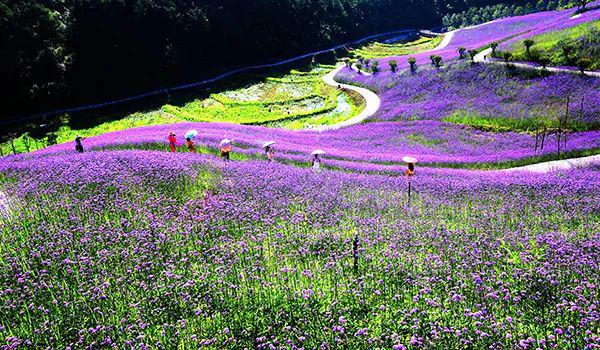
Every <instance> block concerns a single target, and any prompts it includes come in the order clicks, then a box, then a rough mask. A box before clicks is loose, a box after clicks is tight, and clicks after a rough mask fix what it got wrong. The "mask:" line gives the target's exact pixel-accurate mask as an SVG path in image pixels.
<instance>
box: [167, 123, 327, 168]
mask: <svg viewBox="0 0 600 350" xmlns="http://www.w3.org/2000/svg"><path fill="white" fill-rule="evenodd" d="M197 134H198V132H197V131H196V130H190V131H188V132H187V133H186V135H185V145H186V147H187V150H188V152H190V153H196V144H195V143H194V138H195V137H196V136H197ZM168 140H169V148H170V151H171V152H177V137H176V135H175V133H174V132H170V133H169V137H168ZM275 143H276V142H275V141H269V142H266V143H265V144H263V146H262V148H263V150H264V152H265V156H266V158H267V161H269V162H274V161H275V153H276V150H275ZM232 148H233V146H232V141H231V140H229V139H223V140H221V142H220V143H219V150H220V152H221V158H223V159H224V160H225V161H229V159H230V156H231V151H232ZM323 154H325V152H324V151H322V150H316V151H314V152H312V154H311V155H312V158H311V168H312V170H313V171H314V172H320V171H321V156H322V155H323Z"/></svg>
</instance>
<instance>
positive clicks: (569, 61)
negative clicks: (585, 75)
mask: <svg viewBox="0 0 600 350" xmlns="http://www.w3.org/2000/svg"><path fill="white" fill-rule="evenodd" d="M510 52H511V53H512V59H513V60H515V61H527V62H538V63H540V64H542V65H544V63H545V65H550V66H580V65H579V62H580V60H582V62H584V63H586V65H587V67H586V69H589V70H597V69H600V21H595V22H590V23H584V24H580V25H578V26H574V27H571V28H568V29H565V30H562V31H555V32H550V33H545V34H541V35H536V36H534V37H532V38H529V39H526V40H522V41H519V42H517V43H515V44H514V45H512V47H511V49H510Z"/></svg>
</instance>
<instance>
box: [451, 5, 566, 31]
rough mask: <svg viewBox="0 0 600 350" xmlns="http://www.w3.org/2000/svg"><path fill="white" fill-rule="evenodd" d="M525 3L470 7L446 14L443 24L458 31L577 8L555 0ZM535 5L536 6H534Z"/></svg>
mask: <svg viewBox="0 0 600 350" xmlns="http://www.w3.org/2000/svg"><path fill="white" fill-rule="evenodd" d="M524 3H525V6H519V5H516V4H506V3H500V4H496V5H488V6H485V7H469V9H468V10H466V11H463V12H456V13H447V14H445V15H444V17H443V19H442V22H443V23H444V25H445V26H447V27H449V28H451V29H456V28H462V27H468V26H472V25H477V24H481V23H485V22H488V21H492V20H495V19H500V18H506V17H511V16H522V15H525V14H528V13H533V12H538V11H552V10H557V9H559V8H565V7H571V6H575V2H573V3H565V2H563V0H561V1H560V2H556V1H553V0H550V1H547V0H539V1H538V2H537V3H535V2H533V1H527V2H524ZM533 4H535V6H533Z"/></svg>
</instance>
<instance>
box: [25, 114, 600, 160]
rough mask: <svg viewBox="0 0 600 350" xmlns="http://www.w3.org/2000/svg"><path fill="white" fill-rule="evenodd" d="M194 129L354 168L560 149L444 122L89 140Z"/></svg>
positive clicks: (205, 139)
mask: <svg viewBox="0 0 600 350" xmlns="http://www.w3.org/2000/svg"><path fill="white" fill-rule="evenodd" d="M190 129H197V130H198V131H199V133H200V134H199V135H198V137H197V139H196V143H197V144H198V145H205V146H207V147H209V148H213V149H217V148H218V143H219V141H220V140H222V139H224V138H228V139H231V140H233V142H234V146H235V148H234V153H241V154H246V155H260V154H261V153H262V149H261V145H262V144H263V143H265V142H267V141H271V140H273V141H276V142H277V144H276V146H275V147H276V149H277V154H276V159H278V160H281V161H286V160H290V161H299V162H306V161H308V160H309V155H310V152H312V151H313V150H315V149H323V150H325V151H326V152H327V155H326V158H327V164H329V165H330V166H334V167H338V168H344V169H346V168H347V169H351V170H368V169H372V170H373V171H377V170H382V171H384V170H393V169H395V168H394V167H389V166H385V165H376V166H374V165H373V164H365V162H366V163H382V162H384V163H403V162H402V160H401V158H402V157H403V156H405V155H407V154H412V155H417V156H418V157H419V159H420V161H422V162H423V163H441V164H447V163H494V162H502V161H509V160H519V159H523V158H527V157H534V156H541V155H546V154H552V153H554V152H555V149H554V148H553V147H551V146H550V145H551V142H552V141H551V140H550V139H549V141H548V142H549V144H550V145H549V146H548V147H546V148H545V149H544V150H543V151H540V150H538V151H537V152H536V151H535V150H534V144H535V141H534V137H533V136H531V135H528V134H523V133H491V132H481V131H476V130H473V129H470V128H467V127H464V126H460V125H454V124H449V123H443V122H439V121H406V122H394V123H391V122H377V123H367V124H362V125H356V126H353V127H350V128H345V129H341V130H336V131H328V132H322V133H319V132H312V131H305V132H298V131H291V130H283V129H272V128H266V127H258V126H243V125H235V124H222V123H181V124H174V125H159V126H148V127H143V128H135V129H129V130H124V131H116V132H112V133H107V134H104V135H101V136H97V137H93V138H89V139H87V140H86V142H85V143H86V147H87V148H90V149H110V148H115V147H116V146H123V145H129V146H131V147H132V148H145V147H142V146H144V145H148V144H150V145H156V147H154V148H157V147H158V148H159V149H164V150H165V151H166V150H167V149H168V142H167V135H168V134H169V132H170V131H174V132H175V133H176V134H177V135H180V136H178V137H179V138H178V140H179V141H180V143H181V144H183V142H184V140H183V138H182V136H181V135H184V134H185V133H186V131H187V130H190ZM599 147H600V131H588V132H579V133H573V134H570V135H569V139H568V142H567V148H566V149H564V150H565V151H581V150H587V149H596V148H599ZM72 148H73V145H72V144H70V143H66V144H62V145H56V146H52V147H48V148H46V149H43V150H40V151H38V152H36V153H39V154H54V153H64V152H67V153H72ZM181 150H183V148H182V149H181ZM25 157H27V156H25ZM359 162H360V163H359ZM365 167H366V168H365ZM396 168H397V167H396Z"/></svg>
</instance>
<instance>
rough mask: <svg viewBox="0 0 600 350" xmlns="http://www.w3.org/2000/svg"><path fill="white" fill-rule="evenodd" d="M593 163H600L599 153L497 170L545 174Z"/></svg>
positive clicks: (583, 166)
mask: <svg viewBox="0 0 600 350" xmlns="http://www.w3.org/2000/svg"><path fill="white" fill-rule="evenodd" d="M594 165H600V154H597V155H594V156H589V157H582V158H570V159H563V160H553V161H550V162H543V163H537V164H530V165H525V166H520V167H516V168H509V169H504V170H499V171H500V172H515V171H523V172H529V173H538V174H547V173H551V172H554V171H560V170H571V169H576V168H587V167H590V166H594Z"/></svg>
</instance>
